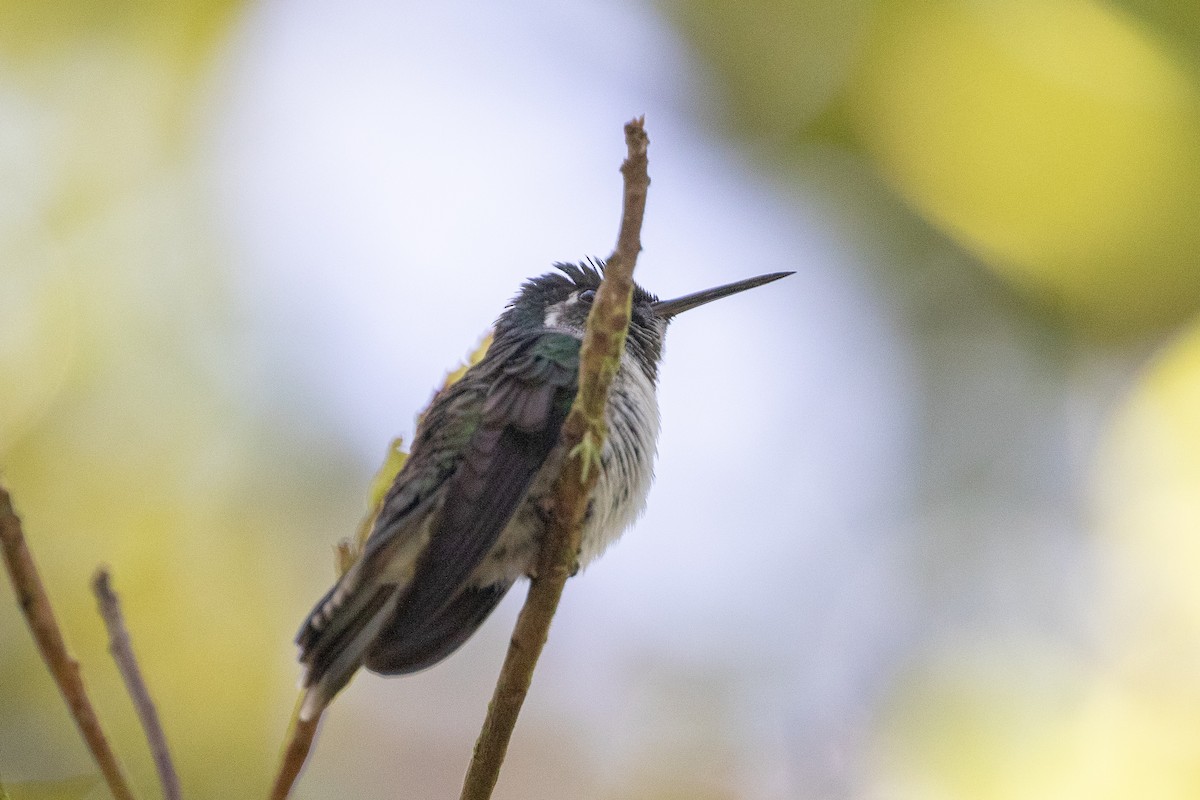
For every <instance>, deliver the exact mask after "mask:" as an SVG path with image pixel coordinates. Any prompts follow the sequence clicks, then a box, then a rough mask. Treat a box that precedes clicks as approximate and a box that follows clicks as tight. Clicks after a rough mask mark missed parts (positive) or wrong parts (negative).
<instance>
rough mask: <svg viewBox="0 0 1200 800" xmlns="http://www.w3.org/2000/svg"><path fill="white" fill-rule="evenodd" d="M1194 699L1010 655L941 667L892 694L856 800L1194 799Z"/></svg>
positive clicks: (1199, 736)
mask: <svg viewBox="0 0 1200 800" xmlns="http://www.w3.org/2000/svg"><path fill="white" fill-rule="evenodd" d="M1026 644H1027V645H1028V644H1029V643H1026ZM1052 650H1053V646H1046V645H1036V644H1035V645H1033V646H1032V647H1029V648H1028V649H1027V652H1037V651H1041V652H1046V651H1052ZM1047 676H1051V677H1052V680H1047ZM1197 700H1200V697H1198V696H1193V697H1191V698H1190V699H1189V700H1187V701H1181V698H1180V697H1179V696H1178V695H1175V694H1172V693H1170V692H1163V691H1156V690H1154V689H1153V688H1147V687H1146V686H1144V685H1139V684H1137V683H1136V682H1130V681H1128V680H1127V679H1125V678H1124V677H1123V676H1118V675H1116V674H1114V673H1111V672H1101V673H1099V674H1095V675H1090V676H1089V675H1086V674H1084V673H1082V672H1080V671H1078V670H1076V669H1071V668H1069V667H1064V665H1063V664H1062V663H1055V662H1054V661H1053V660H1047V661H1043V662H1042V663H1030V662H1029V661H1028V657H1027V656H1022V655H1021V654H1020V653H1018V652H1006V651H997V652H990V653H976V658H975V659H974V660H972V659H964V658H962V657H961V656H960V657H958V658H956V659H946V660H945V661H944V662H943V663H940V664H938V665H935V666H933V667H931V668H929V669H927V670H926V671H925V672H924V673H923V678H922V679H921V680H920V681H917V682H916V683H915V684H914V685H909V686H906V687H903V693H902V695H901V701H900V702H898V703H897V704H896V705H895V706H894V707H893V708H892V711H891V714H890V717H889V720H888V722H886V723H885V725H884V726H883V727H882V732H883V735H882V738H881V740H880V743H879V749H878V750H877V763H876V765H875V766H876V769H875V770H874V776H875V777H874V780H873V785H872V787H871V789H870V791H868V792H867V796H868V797H870V798H879V799H880V800H883V798H894V799H899V800H917V799H918V798H920V800H959V799H960V798H970V800H1028V799H1029V798H1040V800H1130V799H1131V798H1141V797H1153V798H1155V800H1188V798H1194V797H1197V796H1200V769H1198V768H1197V765H1200V730H1198V729H1197V728H1196V726H1195V724H1194V721H1195V719H1196V715H1197V713H1198V712H1200V703H1198V702H1197Z"/></svg>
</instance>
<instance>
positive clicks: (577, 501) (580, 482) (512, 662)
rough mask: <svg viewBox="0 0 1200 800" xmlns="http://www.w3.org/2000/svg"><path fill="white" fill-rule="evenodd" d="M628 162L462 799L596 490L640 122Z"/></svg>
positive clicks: (619, 343) (497, 741)
mask: <svg viewBox="0 0 1200 800" xmlns="http://www.w3.org/2000/svg"><path fill="white" fill-rule="evenodd" d="M625 143H626V146H627V149H628V156H627V157H626V159H625V162H624V163H623V164H622V165H621V174H622V175H623V176H624V179H625V195H624V203H623V213H622V216H621V228H620V233H619V235H618V237H617V249H616V250H615V251H614V252H613V254H612V256H611V257H610V258H609V259H608V262H607V264H606V266H605V270H604V280H603V282H602V283H601V284H600V290H599V292H597V297H596V301H595V303H594V305H593V307H592V311H591V314H590V315H589V316H588V323H587V331H586V333H585V335H584V340H583V348H582V350H581V352H580V361H579V391H578V393H577V394H576V397H575V403H574V405H573V406H572V407H571V413H570V415H569V416H568V417H567V420H566V422H565V423H564V424H563V430H562V435H561V442H562V444H563V445H564V446H565V447H567V448H568V451H569V452H570V453H571V454H572V456H574V457H572V458H568V459H567V460H566V463H565V464H564V466H563V471H562V474H560V475H559V478H558V482H557V483H556V485H555V489H554V507H553V509H552V511H551V515H550V521H549V523H548V525H547V527H546V537H545V539H544V541H543V542H542V547H541V551H540V552H539V554H538V571H537V576H536V577H535V578H534V579H533V580H532V581H531V582H530V585H529V593H528V594H527V595H526V597H525V605H524V606H523V607H522V609H521V614H520V616H519V617H518V618H517V624H516V627H515V628H514V629H513V635H512V639H511V641H510V643H509V647H508V653H507V655H506V656H505V659H504V666H503V667H501V670H500V677H499V679H498V680H497V682H496V689H495V692H494V693H493V695H492V702H491V703H490V704H489V705H488V712H487V717H486V719H485V720H484V723H483V729H482V731H480V734H479V739H478V741H477V742H476V743H475V752H474V754H473V755H472V757H471V764H470V766H469V767H468V769H467V776H466V780H465V781H464V782H463V789H462V796H461V800H488V798H490V797H491V796H492V790H493V789H495V787H496V781H497V779H498V778H499V777H500V767H501V765H502V764H503V763H504V755H505V753H506V752H507V750H508V743H509V741H510V740H511V738H512V732H513V728H514V727H515V726H516V724H517V715H518V714H520V711H521V705H522V704H523V703H524V701H525V695H526V694H527V693H528V692H529V685H530V682H531V681H532V680H533V670H534V667H536V666H537V660H538V657H539V656H540V655H541V652H542V648H543V647H544V646H545V644H546V638H547V636H548V635H549V632H550V622H551V620H552V619H553V618H554V612H555V610H556V609H557V608H558V601H559V599H560V598H561V597H562V592H563V587H564V586H565V585H566V582H567V578H568V577H569V576H570V574H571V571H572V569H573V566H574V562H575V559H576V557H577V554H578V552H579V541H580V533H581V528H582V523H583V515H584V510H585V508H586V507H587V501H588V498H589V497H590V496H591V493H592V489H593V488H594V487H595V485H596V479H597V477H598V475H599V470H598V469H595V468H594V467H595V465H596V463H597V462H598V459H599V457H600V451H601V449H602V448H603V447H604V439H605V437H606V436H607V430H606V428H605V423H604V417H605V413H604V412H605V408H606V407H607V404H608V390H609V387H610V386H611V384H612V380H613V377H614V376H615V375H616V372H617V368H618V366H619V365H620V363H621V354H622V352H623V350H624V348H625V336H626V334H627V333H628V330H629V317H630V307H631V303H632V297H633V268H634V266H635V264H636V263H637V256H638V253H639V252H640V251H641V249H642V245H641V231H642V217H643V214H644V212H645V210H646V193H647V190H648V189H649V186H650V178H649V176H648V174H647V164H648V162H647V158H646V149H647V147H648V146H649V144H650V140H649V137H647V136H646V131H645V128H644V127H643V119H641V118H639V119H635V120H633V121H631V122H629V123H627V124H626V125H625Z"/></svg>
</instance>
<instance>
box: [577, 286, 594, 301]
mask: <svg viewBox="0 0 1200 800" xmlns="http://www.w3.org/2000/svg"><path fill="white" fill-rule="evenodd" d="M579 299H580V300H582V301H583V302H585V303H590V302H592V301H593V300H595V299H596V290H595V289H584V290H583V291H582V292H580V293H579Z"/></svg>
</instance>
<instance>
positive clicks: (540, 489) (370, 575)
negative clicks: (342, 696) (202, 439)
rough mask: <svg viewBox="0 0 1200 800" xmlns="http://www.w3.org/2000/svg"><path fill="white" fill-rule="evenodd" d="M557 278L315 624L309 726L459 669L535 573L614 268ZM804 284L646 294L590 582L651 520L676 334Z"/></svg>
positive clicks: (429, 427) (460, 385) (637, 314)
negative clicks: (341, 700) (340, 709)
mask: <svg viewBox="0 0 1200 800" xmlns="http://www.w3.org/2000/svg"><path fill="white" fill-rule="evenodd" d="M554 267H555V269H556V270H557V271H555V272H548V273H546V274H544V275H541V276H539V277H536V278H532V279H530V280H528V281H526V282H525V284H524V285H522V286H521V288H520V290H519V291H518V293H517V295H516V297H514V298H513V300H512V301H511V302H510V303H509V305H508V306H507V307H506V309H505V311H504V312H503V313H502V314H501V315H500V318H499V319H498V320H497V321H496V324H495V327H494V329H493V340H492V344H491V346H490V347H489V348H488V350H487V353H486V354H485V355H484V357H483V358H482V359H481V360H480V361H479V362H478V363H477V364H475V365H474V366H472V367H471V368H470V369H469V370H467V372H466V374H464V375H463V376H462V378H461V379H459V380H458V381H457V382H455V383H453V384H451V385H450V386H449V387H447V388H446V389H444V390H443V391H442V392H440V393H439V394H438V395H437V396H436V397H435V398H434V400H433V401H432V403H431V404H430V407H429V409H428V410H427V411H426V413H425V415H424V416H423V417H422V419H421V421H420V422H419V424H418V426H417V430H416V434H415V436H414V439H413V445H412V448H411V452H410V454H409V456H408V459H407V460H406V461H405V463H404V466H403V467H402V468H401V470H400V472H399V473H398V474H397V475H396V478H395V480H394V481H393V483H392V485H391V487H390V488H389V490H388V492H387V494H386V495H385V497H384V501H383V503H382V505H381V507H380V510H379V513H378V515H377V516H376V518H375V522H374V525H373V527H372V530H371V534H370V536H369V537H368V538H367V541H366V544H365V546H364V547H363V552H362V554H361V556H360V558H359V559H358V560H357V561H356V562H355V563H354V564H353V566H351V567H350V569H348V570H347V571H346V573H345V574H344V575H343V576H342V577H341V579H340V580H338V581H337V583H336V584H335V585H334V586H333V588H331V589H330V590H329V592H328V593H327V594H326V595H325V596H324V597H323V598H321V600H320V601H319V602H318V603H317V604H316V606H315V607H314V608H313V610H312V612H311V613H310V614H309V616H308V618H307V619H306V620H305V621H304V624H303V625H302V626H301V628H300V632H299V634H298V635H297V637H296V644H297V645H299V648H300V656H299V660H300V663H301V664H302V665H303V667H304V677H303V679H302V681H301V685H302V687H303V689H304V690H305V698H304V702H303V705H302V707H301V718H302V719H305V720H311V719H313V718H315V717H316V716H317V715H318V714H320V713H321V711H322V710H323V709H324V708H325V707H326V706H327V705H328V704H329V702H330V701H331V700H332V699H333V697H334V695H336V694H337V693H338V692H339V691H340V690H341V689H342V688H343V687H344V686H345V685H346V684H347V683H348V682H349V680H350V678H351V677H352V676H353V675H354V673H355V672H356V671H357V670H358V669H359V668H360V667H364V666H365V667H366V668H367V669H368V670H370V671H372V672H375V673H378V674H381V675H403V674H407V673H412V672H417V671H418V670H423V669H425V668H427V667H430V666H433V665H434V664H436V663H437V662H439V661H441V660H442V659H444V658H446V657H447V656H449V655H450V654H451V653H453V652H454V651H455V650H456V649H458V647H459V646H461V645H462V644H463V643H464V642H465V641H466V640H467V639H469V638H470V637H471V635H472V634H473V633H474V632H475V631H476V629H478V628H479V626H480V625H481V624H482V623H483V621H484V620H485V619H486V618H487V617H488V615H489V614H491V612H492V611H493V610H494V609H495V608H496V606H497V604H499V602H500V600H501V599H503V597H504V595H505V594H506V593H507V592H508V590H509V589H510V588H511V587H512V585H513V584H514V583H515V582H516V581H517V580H518V579H520V578H521V577H524V576H532V575H533V573H534V572H535V570H536V565H537V558H538V550H539V547H540V544H541V540H542V532H543V530H544V528H545V526H546V520H547V518H548V516H547V515H548V511H547V508H548V505H547V504H548V502H549V495H550V492H551V491H552V486H553V484H554V482H555V479H556V478H557V476H558V473H559V471H560V470H561V468H562V465H563V461H564V458H565V452H564V448H563V447H562V446H561V445H560V444H559V441H558V438H559V430H560V429H561V427H562V424H563V421H564V420H565V419H566V417H567V413H568V412H569V411H570V408H571V404H572V402H573V401H574V399H575V392H576V390H577V387H578V380H579V351H580V345H581V344H582V341H583V334H584V327H585V325H586V323H587V316H588V312H589V311H590V310H591V306H592V302H593V300H594V299H595V297H596V292H597V290H598V289H599V288H600V281H601V279H602V277H603V269H604V263H603V261H601V260H599V259H589V260H588V261H586V262H582V263H578V264H555V265H554ZM791 274H792V273H791V272H774V273H771V274H768V275H760V276H758V277H756V278H750V279H748V280H743V281H738V282H736V283H730V284H726V285H724V286H717V287H715V288H712V289H707V290H704V291H700V292H695V293H693V294H688V295H684V296H683V297H679V298H676V299H674V300H659V299H658V298H657V297H656V296H655V295H653V294H651V293H650V292H648V291H646V290H645V289H643V288H642V287H641V286H636V285H635V287H634V292H633V302H632V308H631V315H630V323H629V334H628V336H627V338H626V343H625V353H624V355H623V356H622V358H621V362H620V366H619V368H618V370H617V373H616V376H615V377H614V378H613V383H612V387H611V389H610V393H609V398H608V406H607V409H606V420H605V421H606V423H607V426H608V439H607V441H606V442H605V444H604V447H603V449H602V450H601V454H600V473H599V479H598V481H597V483H596V487H595V490H594V493H593V495H592V497H591V499H590V501H589V503H588V507H587V511H586V512H585V516H584V521H583V528H582V537H581V543H580V552H579V554H578V559H577V567H576V571H578V569H580V568H582V567H584V566H586V565H587V564H588V563H589V562H591V561H592V560H594V559H595V558H596V557H597V556H599V555H600V554H601V553H602V552H603V551H604V550H605V549H606V548H607V547H608V546H609V545H610V544H612V543H613V542H614V541H615V540H616V539H617V538H618V537H619V536H620V535H621V534H622V533H623V532H624V531H625V529H626V528H628V527H629V526H630V525H631V524H632V523H633V521H634V520H635V519H636V518H637V516H638V515H639V514H640V513H641V511H642V509H643V508H644V507H645V504H646V496H647V494H648V493H649V491H650V483H651V481H652V479H653V474H654V457H655V453H656V448H657V441H658V431H659V414H658V398H657V386H658V367H659V364H660V363H661V361H662V356H663V341H664V338H665V336H666V332H667V326H668V324H669V323H670V322H671V321H672V320H673V319H674V318H675V317H676V316H678V315H679V314H682V313H683V312H684V311H688V310H690V309H693V308H696V307H698V306H702V305H704V304H705V303H709V302H712V301H713V300H718V299H720V298H723V297H729V296H730V295H734V294H737V293H739V292H743V291H745V290H747V289H752V288H754V287H756V286H762V285H763V284H767V283H771V282H772V281H776V280H779V279H780V278H783V277H786V276H788V275H791Z"/></svg>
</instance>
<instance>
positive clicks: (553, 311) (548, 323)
mask: <svg viewBox="0 0 1200 800" xmlns="http://www.w3.org/2000/svg"><path fill="white" fill-rule="evenodd" d="M578 300H579V292H571V294H570V296H568V297H567V299H566V300H564V301H562V302H561V303H555V304H554V305H552V306H549V307H548V308H547V309H546V317H545V319H543V320H542V325H544V326H545V327H547V328H557V327H558V323H559V320H561V319H562V315H563V312H564V311H566V310H567V306H571V305H574V304H575V303H576V301H578Z"/></svg>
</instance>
